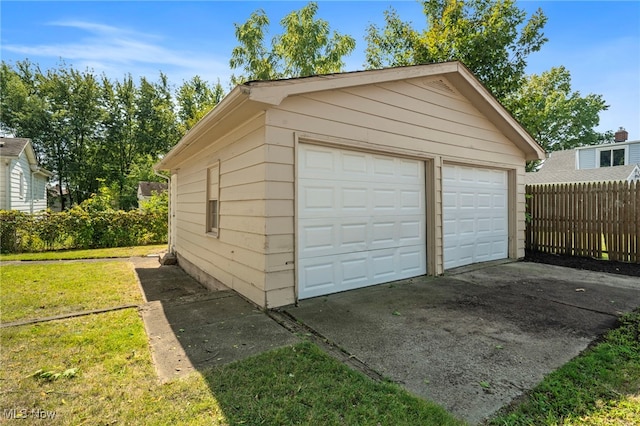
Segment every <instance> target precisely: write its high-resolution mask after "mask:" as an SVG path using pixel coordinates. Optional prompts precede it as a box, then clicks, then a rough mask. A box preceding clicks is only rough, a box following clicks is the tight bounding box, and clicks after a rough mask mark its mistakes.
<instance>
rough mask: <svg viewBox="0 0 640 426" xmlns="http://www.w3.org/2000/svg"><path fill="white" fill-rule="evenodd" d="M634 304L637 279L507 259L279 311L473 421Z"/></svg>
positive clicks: (639, 287) (638, 297)
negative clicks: (487, 265) (508, 260)
mask: <svg viewBox="0 0 640 426" xmlns="http://www.w3.org/2000/svg"><path fill="white" fill-rule="evenodd" d="M638 306H640V279H638V278H637V277H624V276H617V275H616V276H613V275H609V274H602V273H596V272H589V271H577V270H574V269H568V268H562V267H557V266H550V265H543V264H535V263H526V262H517V263H510V264H502V265H492V266H489V267H481V268H476V269H467V270H464V271H462V272H460V273H454V274H449V275H447V276H443V277H438V278H430V277H420V278H414V279H410V280H404V281H399V282H396V283H392V284H384V285H379V286H374V287H368V288H364V289H360V290H353V291H349V292H345V293H340V294H334V295H329V296H325V297H319V298H314V299H309V300H303V301H301V302H300V303H299V305H298V306H292V307H288V308H286V309H285V311H286V313H287V314H288V315H290V316H293V317H294V318H295V319H297V320H298V321H301V322H303V323H304V324H305V325H306V326H308V327H310V328H312V329H314V330H315V331H316V332H318V333H319V334H321V335H322V336H323V337H324V338H326V339H328V340H329V341H331V342H333V343H335V344H336V345H338V346H339V347H341V348H343V349H344V350H345V351H347V352H348V353H350V354H353V355H354V356H355V357H357V358H358V359H360V360H362V361H363V362H364V363H366V364H367V365H368V366H369V367H370V368H373V369H374V370H376V371H378V372H379V373H381V374H382V375H384V376H386V377H388V378H390V379H392V380H394V381H396V382H398V383H401V384H402V385H404V386H405V387H406V388H407V389H408V390H410V391H411V392H413V393H415V394H416V395H419V396H421V397H424V398H427V399H430V400H432V401H435V402H437V403H439V404H441V405H443V406H444V407H445V408H447V409H448V410H450V411H451V412H452V413H454V414H456V415H457V416H459V417H460V418H463V419H465V420H466V421H468V422H470V423H471V424H477V423H479V422H481V421H482V420H483V419H485V418H487V417H488V416H490V415H492V414H493V413H494V412H495V411H497V410H498V409H499V408H501V407H502V406H504V405H506V404H508V403H509V402H511V401H512V400H513V399H515V398H517V397H518V396H520V395H522V393H523V392H524V391H526V390H528V389H531V388H532V387H534V386H535V385H536V384H537V383H538V382H539V381H540V380H541V379H542V378H543V377H544V376H545V375H547V374H548V373H550V372H551V371H553V370H555V369H557V368H558V367H560V366H561V365H562V364H564V363H566V362H567V361H569V360H570V359H572V358H573V357H575V356H576V355H578V354H579V353H580V352H581V351H583V350H584V349H585V348H586V347H587V346H588V345H589V344H590V343H591V342H592V341H593V340H594V339H596V338H597V337H598V336H599V335H601V334H602V333H604V332H605V331H606V330H608V329H609V328H610V327H612V326H613V325H614V324H615V322H616V318H617V316H618V315H619V314H620V313H622V312H628V311H631V310H633V309H634V308H636V307H638Z"/></svg>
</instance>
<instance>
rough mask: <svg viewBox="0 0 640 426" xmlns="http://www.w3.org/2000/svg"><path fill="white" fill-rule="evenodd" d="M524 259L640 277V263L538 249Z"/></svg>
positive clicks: (528, 252) (528, 253) (530, 252)
mask: <svg viewBox="0 0 640 426" xmlns="http://www.w3.org/2000/svg"><path fill="white" fill-rule="evenodd" d="M524 260H525V261H527V262H535V263H546V264H549V265H557V266H565V267H567V268H574V269H583V270H587V271H597V272H606V273H609V274H619V275H628V276H631V277H640V263H626V262H616V261H613V260H600V259H594V258H592V257H576V256H565V255H558V254H551V253H542V252H538V251H527V253H526V256H525V259H524Z"/></svg>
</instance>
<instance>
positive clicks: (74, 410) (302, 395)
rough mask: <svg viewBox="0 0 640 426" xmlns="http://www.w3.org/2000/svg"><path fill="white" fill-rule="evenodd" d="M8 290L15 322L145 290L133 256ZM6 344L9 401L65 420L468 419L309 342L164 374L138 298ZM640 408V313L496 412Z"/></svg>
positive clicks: (567, 414) (619, 419)
mask: <svg viewBox="0 0 640 426" xmlns="http://www.w3.org/2000/svg"><path fill="white" fill-rule="evenodd" d="M102 267H104V269H100V268H102ZM118 277H119V278H118ZM118 283H119V284H118ZM119 286H120V287H119ZM0 291H1V293H0V296H1V300H2V305H3V306H2V308H3V312H2V314H3V321H8V319H7V318H6V315H10V318H19V317H27V318H28V317H30V316H32V315H40V316H49V315H51V314H53V313H56V312H59V311H60V310H65V309H69V307H72V310H78V309H91V308H92V307H107V306H109V305H115V304H123V303H131V302H134V303H137V301H139V300H140V299H139V298H140V294H139V293H137V291H138V288H137V284H136V282H135V276H134V275H133V271H132V270H131V267H130V266H128V263H127V262H123V261H107V262H96V263H66V264H46V265H39V264H20V265H3V267H2V286H0ZM112 297H116V299H111V298H112ZM0 346H1V347H2V351H0V365H1V366H2V368H0V408H3V409H5V408H9V409H10V408H25V409H28V410H30V409H38V410H44V411H49V412H55V415H56V419H55V422H56V424H61V425H79V424H111V423H120V424H132V425H135V424H141V425H142V424H187V425H189V424H193V425H216V424H218V425H222V424H251V425H255V424H266V425H270V424H273V425H276V424H300V425H315V424H327V425H332V424H336V425H337V424H358V425H378V424H394V425H405V424H406V425H416V424H438V425H459V424H462V422H460V421H459V420H457V419H455V418H454V417H452V416H451V415H450V414H448V413H447V412H446V411H444V410H443V409H442V408H440V407H438V406H436V405H434V404H431V403H429V402H426V401H424V400H421V399H418V398H415V397H414V396H412V395H410V394H409V393H407V392H405V391H404V390H403V389H401V388H400V387H399V386H396V385H394V384H391V383H377V382H374V381H372V380H370V379H369V378H367V377H365V376H363V375H361V374H360V373H358V372H355V371H352V370H350V369H349V368H347V367H346V366H344V365H343V364H341V363H339V362H338V361H336V360H334V359H333V358H331V357H329V356H328V355H326V354H325V353H324V352H322V351H321V350H320V349H319V348H318V347H316V346H315V345H313V344H312V343H309V342H303V343H301V344H298V345H295V346H289V347H285V348H281V349H277V350H274V351H270V352H266V353H263V354H261V355H258V356H256V357H252V358H248V359H245V360H242V361H239V362H236V363H233V364H230V365H227V366H224V367H220V368H216V369H211V370H207V371H204V372H196V373H192V374H190V375H189V376H187V377H186V378H183V379H178V380H174V381H172V382H170V383H167V384H160V383H159V381H158V379H157V376H156V373H155V370H154V367H153V363H152V359H151V354H150V349H149V344H148V339H147V336H146V333H145V331H144V326H143V323H142V320H141V318H140V315H139V314H138V312H137V311H136V310H135V309H125V310H120V311H114V312H106V313H102V314H96V315H90V316H86V317H81V318H69V319H65V320H59V321H49V322H45V323H39V324H31V325H23V326H17V327H7V328H3V329H0ZM42 372H45V373H46V374H42ZM65 372H71V373H70V374H66V375H65V374H64V373H65ZM56 377H57V378H56ZM0 415H1V413H0ZM638 418H640V312H635V313H632V314H628V315H626V316H624V317H623V318H622V319H621V327H620V328H617V329H615V330H612V331H610V332H609V333H608V334H607V335H606V336H605V338H604V339H603V341H602V342H600V343H599V344H598V345H596V346H594V347H592V348H591V349H589V350H588V351H586V352H585V353H584V354H583V355H581V356H579V357H577V358H576V359H574V360H573V361H571V362H569V363H568V364H566V365H565V366H563V367H562V368H560V369H559V370H557V371H556V372H554V373H552V374H551V375H549V376H548V377H547V378H546V379H545V380H544V381H543V382H542V383H541V384H540V385H539V386H538V387H537V388H536V389H534V390H533V391H532V392H531V393H530V394H529V395H528V398H527V399H526V400H525V401H524V402H523V403H521V404H520V405H518V406H515V407H510V408H509V409H508V410H507V411H504V412H502V413H501V414H500V415H499V416H496V417H495V418H493V419H492V420H491V421H490V423H491V424H496V425H540V424H547V425H556V424H562V425H585V424H588V425H612V424H615V425H618V424H620V425H626V424H629V425H631V424H637V419H638Z"/></svg>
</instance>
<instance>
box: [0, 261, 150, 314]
mask: <svg viewBox="0 0 640 426" xmlns="http://www.w3.org/2000/svg"><path fill="white" fill-rule="evenodd" d="M0 283H1V285H0V304H1V305H0V320H1V322H11V321H16V320H25V319H35V318H43V317H50V316H53V315H58V314H66V313H71V312H79V311H88V310H93V309H101V308H109V307H115V306H121V305H126V304H132V303H135V304H138V303H141V302H142V296H141V294H140V289H139V288H138V284H137V281H136V275H135V271H134V270H133V266H132V265H131V263H130V262H127V261H100V262H64V263H53V264H51V263H49V264H18V265H2V270H1V271H0Z"/></svg>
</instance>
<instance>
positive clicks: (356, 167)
mask: <svg viewBox="0 0 640 426" xmlns="http://www.w3.org/2000/svg"><path fill="white" fill-rule="evenodd" d="M297 163H298V202H297V220H298V226H297V235H298V238H297V253H298V259H297V262H296V264H297V268H296V269H297V272H298V297H299V298H300V299H304V298H309V297H314V296H320V295H324V294H329V293H335V292H338V291H344V290H351V289H355V288H360V287H365V286H369V285H374V284H380V283H384V282H389V281H394V280H398V279H403V278H409V277H414V276H418V275H424V274H425V273H426V245H425V205H424V204H425V192H424V191H425V188H424V165H423V163H422V162H421V161H415V160H409V159H402V158H395V157H389V156H384V155H375V154H368V153H362V152H355V151H347V150H342V149H336V148H328V147H320V146H314V145H304V144H300V145H299V149H298V162H297Z"/></svg>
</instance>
